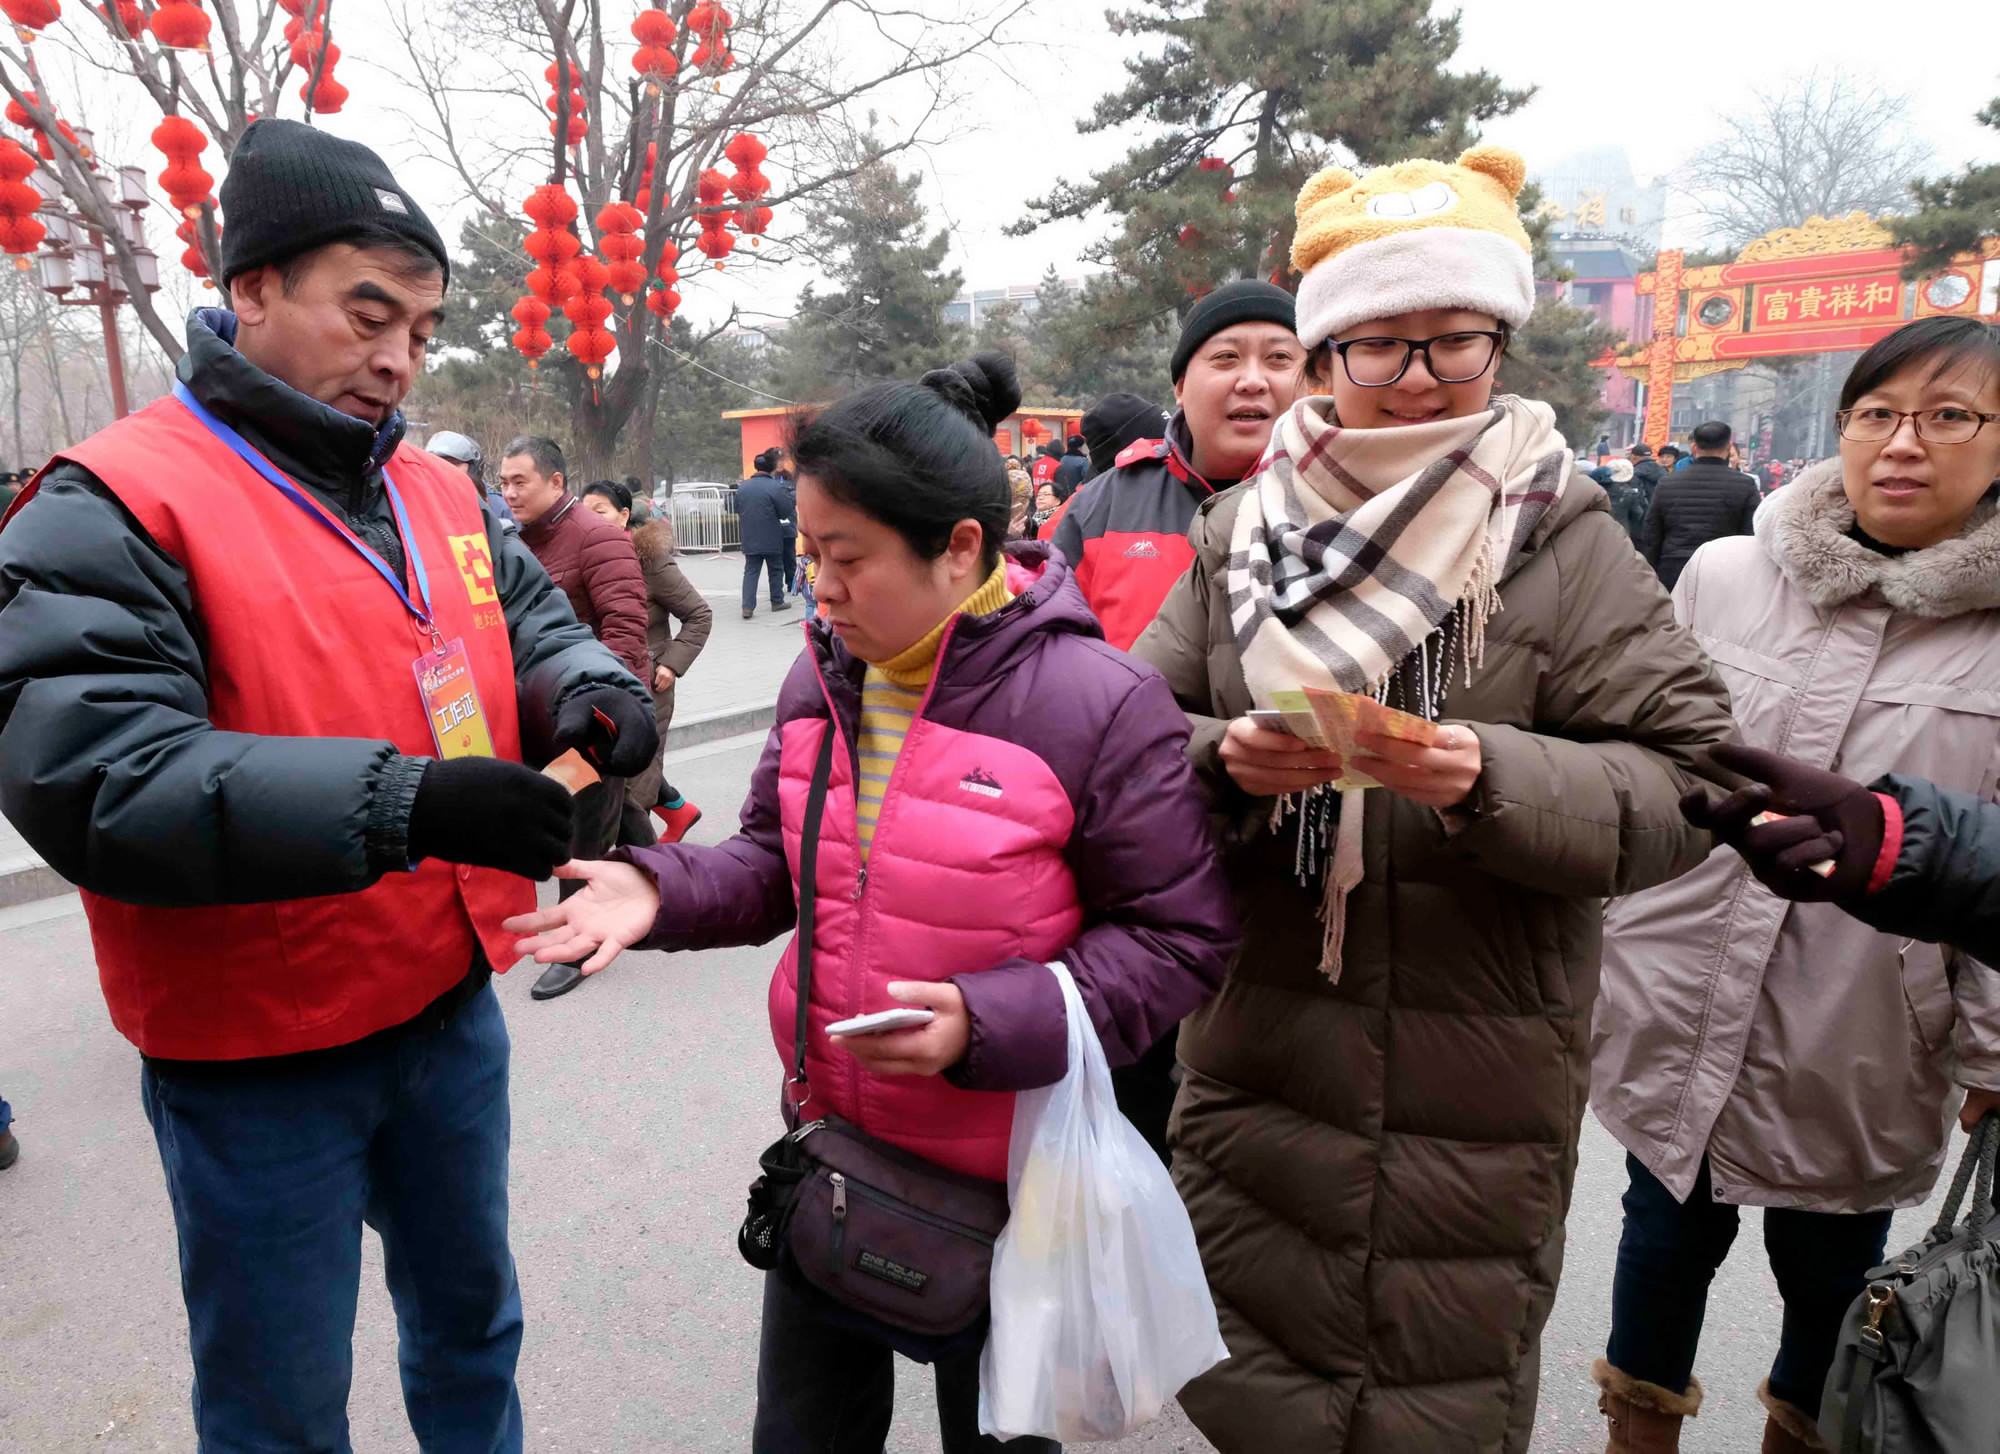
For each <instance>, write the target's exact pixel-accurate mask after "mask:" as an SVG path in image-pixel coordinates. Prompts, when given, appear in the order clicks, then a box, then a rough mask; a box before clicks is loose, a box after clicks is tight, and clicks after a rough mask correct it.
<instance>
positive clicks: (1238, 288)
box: [1173, 278, 1299, 384]
mask: <svg viewBox="0 0 2000 1454" xmlns="http://www.w3.org/2000/svg"><path fill="white" fill-rule="evenodd" d="M1239 323H1276V324H1278V325H1280V326H1281V327H1284V328H1289V329H1291V330H1293V331H1294V332H1297V331H1298V326H1299V323H1298V306H1297V304H1296V303H1295V301H1294V300H1293V298H1292V295H1291V294H1290V293H1287V292H1286V291H1285V290H1284V289H1283V288H1280V287H1278V286H1277V285H1276V284H1274V283H1264V282H1259V281H1258V280H1257V279H1255V278H1238V279H1237V280H1236V281H1235V282H1233V283H1224V284H1223V285H1222V286H1221V287H1219V288H1217V289H1216V290H1215V291H1214V292H1213V293H1210V294H1209V295H1208V296H1207V297H1205V298H1203V299H1202V300H1201V301H1200V302H1199V303H1197V304H1195V305H1194V310H1193V311H1192V312H1190V313H1189V314H1188V316H1187V322H1186V323H1183V324H1182V325H1181V341H1180V342H1179V343H1177V344H1175V345H1174V360H1173V368H1174V382H1175V383H1177V384H1178V383H1179V382H1180V381H1181V375H1182V374H1184V373H1186V372H1187V366H1188V360H1189V359H1191V358H1193V357H1194V351H1195V350H1196V349H1198V348H1200V347H1201V346H1202V345H1203V344H1204V343H1207V342H1208V341H1209V340H1210V339H1211V338H1213V337H1215V335H1216V334H1218V333H1220V332H1222V330H1223V329H1225V328H1233V327H1235V326H1236V325H1237V324H1239Z"/></svg>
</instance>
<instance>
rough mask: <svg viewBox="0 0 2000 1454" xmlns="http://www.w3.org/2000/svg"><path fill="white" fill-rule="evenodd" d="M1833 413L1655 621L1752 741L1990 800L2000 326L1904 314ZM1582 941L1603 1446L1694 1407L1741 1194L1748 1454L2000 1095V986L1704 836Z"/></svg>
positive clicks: (1783, 1432) (1784, 1415) (1791, 1417)
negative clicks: (1819, 442) (1596, 1178)
mask: <svg viewBox="0 0 2000 1454" xmlns="http://www.w3.org/2000/svg"><path fill="white" fill-rule="evenodd" d="M1836 418H1837V420H1838V422H1839V426H1840V457H1839V458H1838V459H1833V460H1827V461H1825V462H1824V463H1822V464H1818V465H1815V466H1813V467H1812V468H1810V469H1808V470H1806V471H1805V472H1804V473H1803V475H1801V476H1800V478H1799V479H1798V480H1797V481H1796V482H1794V483H1792V484H1788V485H1786V486H1785V488H1784V489H1782V490H1780V491H1779V492H1777V493H1776V494H1774V495H1772V496H1771V498H1770V499H1769V500H1767V501H1766V502H1765V503H1764V505H1763V507H1762V508H1761V509H1760V510H1759V511H1758V514H1757V525H1756V534H1755V535H1754V536H1737V537H1733V538H1730V539H1726V540H1718V541H1715V542H1713V543H1711V544H1709V545H1705V546H1703V547H1702V548H1701V549H1700V550H1699V551H1697V552H1696V553H1695V556H1694V558H1693V559H1692V560H1690V561H1689V562H1688V566H1687V569H1686V571H1685V572H1684V573H1683V574H1682V576H1681V579H1680V582H1679V585H1678V586H1677V587H1676V589H1675V592H1674V603H1675V606H1676V608H1677V611H1678V614H1679V615H1680V618H1681V619H1682V620H1683V621H1684V622H1686V623H1687V625H1688V627H1689V628H1690V629H1691V630H1692V631H1693V632H1694V634H1695V636H1696V637H1697V638H1698V639H1699V640H1700V642H1701V644H1702V645H1703V646H1704V647H1705V648H1707V650H1708V652H1709V654H1710V655H1711V656H1713V657H1714V659H1715V661H1716V663H1717V664H1718V666H1719V667H1720V668H1721V670H1722V674H1723V677H1724V678H1725V680H1727V682H1728V684H1729V692H1730V697H1731V699H1732V700H1733V702H1734V703H1735V711H1736V720H1737V723H1738V725H1739V726H1740V728H1741V729H1742V735H1743V740H1744V741H1745V742H1746V743H1748V744H1749V745H1750V746H1752V747H1755V748H1763V749H1767V750H1770V751H1774V752H1781V753H1784V754H1785V755H1786V756H1788V757H1792V758H1797V759H1800V760H1802V761H1804V762H1805V763H1807V764H1808V765H1810V766H1812V767H1816V768H1828V769H1832V770H1834V771H1837V772H1839V773H1841V774H1842V775H1844V776H1846V777H1849V778H1854V779H1859V780H1860V781H1863V782H1867V781H1870V780H1872V779H1874V778H1876V777H1877V776H1879V775H1881V774H1883V773H1888V772H1892V771H1893V772H1897V773H1905V774H1910V775H1913V776H1920V777H1925V778H1929V779H1932V780H1934V781H1936V782H1939V783H1941V784H1943V785H1944V786H1945V787H1947V788H1950V789H1955V790H1958V791H1961V792H1967V793H1975V794H1977V795H1978V796H1979V797H1981V798H1985V799H1991V798H1992V797H1993V796H1994V790H1995V786H1996V782H2000V503H1996V501H2000V483H1996V482H2000V330H1996V329H1994V328H1992V327H1990V326H1988V325H1986V324H1983V323H1980V322H1978V321H1976V320H1973V319H1964V318H1926V319H1921V320H1919V321H1917V322H1915V323H1911V324H1909V325H1907V326H1905V327H1904V328H1901V329H1899V330H1898V331H1897V332H1895V333H1893V334H1891V335H1890V336H1889V337H1887V338H1885V339H1883V340H1882V341H1881V342H1879V343H1877V344H1876V345H1875V346H1874V347H1873V348H1871V349H1869V350H1868V351H1867V352H1866V353H1864V354H1863V355H1862V356H1861V358H1860V359H1859V361H1857V362H1856V364H1855V366H1854V371H1853V372H1852V373H1851V374H1850V375H1849V376H1848V378H1847V382H1846V385H1845V386H1844V387H1843V388H1842V390H1841V395H1840V412H1839V413H1838V415H1836ZM1891 859H1892V860H1893V855H1891ZM1893 867H1894V863H1893V861H1891V862H1889V863H1883V864H1878V865H1876V866H1875V871H1876V872H1879V873H1880V874H1882V875H1884V876H1886V875H1887V874H1888V872H1889V871H1890V870H1891V869H1892V868H1893ZM1606 933H1607V948H1606V955H1605V964H1604V984H1603V990H1602V992H1601V995H1600V997H1599V1000H1598V1006H1597V1023H1596V1031H1595V1035H1594V1041H1595V1044H1594V1051H1595V1054H1594V1058H1593V1062H1592V1073H1591V1080H1592V1095H1591V1104H1592V1106H1593V1107H1594V1108H1595V1110H1596V1112H1597V1118H1598V1119H1599V1120H1600V1121H1602V1122H1603V1123H1604V1125H1605V1127H1606V1128H1607V1129H1608V1130H1609V1131H1610V1132H1611V1133H1612V1135H1614V1136H1616V1137H1617V1138H1618V1139H1619V1141H1620V1142H1622V1143H1623V1144H1624V1146H1625V1148H1626V1150H1627V1151H1628V1152H1629V1153H1630V1155H1629V1156H1628V1158H1627V1169H1628V1175H1629V1189H1628V1190H1627V1192H1626V1193H1625V1228H1624V1236H1623V1239H1622V1241H1621V1242H1620V1244H1619V1249H1618V1265H1617V1274H1616V1279H1615V1281H1614V1283H1613V1290H1612V1313H1611V1337H1610V1346H1609V1349H1608V1350H1607V1356H1606V1359H1605V1361H1604V1362H1603V1363H1602V1364H1600V1366H1599V1376H1600V1381H1601V1382H1602V1383H1603V1384H1604V1385H1605V1387H1606V1389H1607V1406H1608V1411H1609V1412H1610V1413H1611V1414H1612V1417H1613V1421H1614V1423H1613V1435H1614V1437H1613V1447H1614V1448H1620V1449H1622V1448H1627V1447H1630V1448H1644V1449H1671V1448H1673V1447H1674V1443H1673V1440H1674V1439H1676V1438H1677V1437H1678V1428H1679V1424H1680V1420H1681V1418H1682V1417H1684V1416H1686V1415H1688V1414H1692V1413H1693V1412H1694V1411H1695V1409H1696V1408H1697V1407H1698V1406H1699V1404H1700V1401H1701V1389H1700V1385H1699V1384H1698V1383H1697V1382H1696V1381H1695V1376H1694V1364H1695V1353H1696V1348H1697V1345H1698V1343H1699V1341H1700V1336H1701V1325H1702V1312H1703V1306H1704V1303H1705V1301H1706V1299H1707V1294H1708V1286H1709V1281H1710V1279H1711V1278H1712V1277H1713V1275H1714V1273H1715V1269H1716V1268H1717V1267H1718V1266H1719V1265H1720V1264H1721V1262H1722V1260H1723V1258H1724V1256H1725V1255H1726V1254H1727V1253H1728V1250H1729V1246H1730V1243H1731V1241H1732V1239H1733V1238H1734V1237H1735V1234H1736V1225H1737V1209H1738V1208H1739V1207H1746V1206H1755V1207H1763V1208H1765V1213H1764V1246H1765V1250H1766V1252H1767V1253H1768V1254H1769V1256H1770V1259H1771V1267H1772V1271H1773V1272H1774V1273H1775V1274H1776V1276H1777V1281H1778V1290H1779V1292H1780V1294H1781V1295H1782V1296H1783V1298H1784V1325H1783V1329H1782V1331H1781V1333H1780V1334H1779V1338H1778V1348H1777V1356H1776V1359H1775V1361H1774V1362H1773V1363H1772V1365H1771V1371H1770V1377H1769V1379H1768V1380H1767V1381H1766V1383H1765V1385H1764V1387H1763V1388H1762V1389H1761V1390H1760V1395H1761V1396H1762V1398H1763V1399H1764V1402H1765V1405H1766V1407H1767V1408H1768V1409H1769V1410H1770V1418H1769V1422H1768V1427H1767V1431H1766V1434H1765V1444H1764V1448H1765V1449H1766V1450H1777V1451H1790V1450H1800V1449H1809V1448H1823V1447H1824V1446H1823V1445H1821V1444H1819V1443H1817V1442H1815V1439H1816V1436H1815V1435H1814V1434H1813V1432H1812V1424H1813V1421H1814V1419H1815V1418H1816V1417H1817V1415H1818V1412H1819V1407H1820V1399H1821V1393H1822V1385H1823V1384H1824V1382H1825V1380H1826V1375H1827V1370H1828V1368H1829V1366H1830V1364H1831V1362H1832V1359H1833V1353H1834V1345H1835V1342H1836V1340H1837V1337H1838V1335H1839V1331H1840V1327H1841V1320H1842V1318H1843V1316H1844V1315H1845V1313H1846V1311H1847V1308H1848V1305H1849V1304H1850V1303H1851V1302H1852V1301H1853V1299H1854V1298H1855V1296H1856V1295H1857V1294H1859V1293H1860V1291H1861V1289H1862V1283H1863V1280H1864V1278H1865V1275H1866V1273H1867V1271H1868V1269H1869V1268H1870V1267H1872V1266H1874V1265H1875V1264H1876V1263H1878V1262H1880V1261H1881V1258H1882V1251H1883V1247H1884V1245H1885V1238H1886V1236H1887V1233H1888V1230H1889V1218H1890V1213H1891V1212H1892V1211H1894V1210H1895V1209H1896V1208H1898V1207H1909V1206H1915V1205H1917V1204H1919V1203H1921V1202H1922V1201H1923V1200H1924V1199H1925V1197H1926V1196H1928V1195H1929V1193H1930V1190H1931V1187H1932V1184H1933V1183H1934V1182H1935V1181H1936V1179H1937V1174H1938V1170H1939V1168H1940V1167H1941V1165H1942V1164H1943V1161H1944V1157H1945V1154H1946V1152H1945V1142H1946V1139H1947V1136H1948V1134H1949V1131H1950V1127H1951V1124H1952V1121H1953V1119H1954V1117H1958V1116H1962V1117H1963V1118H1964V1121H1965V1124H1966V1125H1967V1126H1971V1125H1972V1124H1973V1123H1974V1122H1975V1120H1976V1119H1977V1117H1978V1116H1979V1115H1980V1114H1981V1113H1982V1112H1984V1111H1986V1110H1990V1109H1993V1108H1995V1107H2000V1094H1996V1090H2000V976H1996V975H1992V974H1984V973H1976V972H1965V973H1958V972H1955V971H1956V969H1957V966H1956V965H1955V964H1954V963H1953V960H1954V958H1955V957H1956V952H1955V951H1953V950H1950V949H1942V950H1941V949H1939V948H1937V947H1935V946H1933V945H1928V944H1922V943H1915V942H1909V943H1906V942H1904V941H1902V940H1901V939H1899V938H1898V937H1897V936H1893V935H1887V934H1881V933H1878V932H1876V931H1875V930H1873V929H1871V928H1869V927H1868V926H1867V925H1865V924H1863V923H1861V922H1859V921H1858V920H1855V919H1851V918H1849V917H1848V916H1847V915H1845V914H1843V913H1842V912H1841V911H1840V910H1839V909H1838V908H1836V907H1835V906H1834V905H1832V904H1829V903H1803V904H1795V905H1793V904H1787V903H1785V902H1784V901H1783V900H1781V899H1779V898H1777V897H1776V896H1774V895H1773V894H1772V893H1771V892H1770V891H1769V890H1768V889H1766V888H1765V887H1764V886H1763V885H1762V884H1761V883H1759V882H1758V881H1757V880H1756V879H1755V878H1753V877H1752V876H1751V875H1750V874H1749V872H1748V871H1747V870H1746V868H1745V865H1744V862H1743V860H1742V859H1741V858H1739V857H1738V856H1737V855H1736V854H1735V853H1733V852H1730V851H1728V850H1727V849H1718V850H1717V851H1716V852H1715V853H1714V854H1713V856H1711V857H1710V858H1709V860H1708V862H1707V863H1705V864H1703V865H1702V866H1701V867H1700V868H1699V869H1697V870H1696V871H1695V872H1693V873H1691V874H1689V875H1687V877H1685V878H1683V879H1680V880H1678V881H1676V882H1674V883H1671V884H1668V885H1665V886H1663V887H1661V888H1656V889H1653V890H1651V891H1649V892H1647V893H1642V894H1638V895H1635V896H1633V897H1631V898H1627V899H1623V900H1621V901H1620V902H1619V903H1617V904H1615V905H1614V906H1613V907H1612V911H1611V913H1610V915H1609V917H1608V921H1607V925H1606ZM1621 1431H1622V1436H1623V1437H1624V1438H1626V1440H1627V1441H1628V1442H1627V1443H1623V1444H1621V1443H1618V1442H1617V1439H1618V1438H1619V1437H1620V1436H1621Z"/></svg>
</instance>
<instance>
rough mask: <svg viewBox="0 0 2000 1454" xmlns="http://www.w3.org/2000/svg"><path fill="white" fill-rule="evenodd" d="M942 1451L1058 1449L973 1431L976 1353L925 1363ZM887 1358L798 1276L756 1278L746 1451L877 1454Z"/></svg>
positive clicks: (889, 1403) (1049, 1452)
mask: <svg viewBox="0 0 2000 1454" xmlns="http://www.w3.org/2000/svg"><path fill="white" fill-rule="evenodd" d="M931 1366H932V1368H933V1369H934V1370H935V1371H936V1376H937V1410H938V1434H939V1437H940V1439H941V1440H942V1442H943V1445H944V1454H998V1451H1000V1450H1006V1451H1008V1454H1061V1449H1062V1446H1061V1445H1060V1444H1057V1443H1055V1442H1054V1441H1053V1440H1050V1439H1035V1438H1024V1439H1008V1440H1006V1441H1004V1442H1003V1441H1001V1440H999V1439H994V1438H990V1437H988V1436H987V1435H985V1434H982V1433H980V1432H979V1349H978V1346H977V1345H976V1344H975V1345H974V1346H972V1347H971V1348H970V1350H969V1351H968V1352H966V1353H965V1354H963V1355H961V1356H959V1357H956V1358H953V1359H949V1360H946V1361H942V1362H938V1363H934V1364H932V1365H931ZM895 1402H896V1366H895V1354H894V1353H893V1352H892V1351H891V1350H890V1348H889V1345H888V1344H886V1343H881V1342H877V1341H876V1340H874V1339H873V1338H870V1337H868V1336H866V1335H865V1334H862V1333H859V1332H857V1331H856V1330H855V1327H854V1317H853V1315H852V1314H848V1313H847V1312H846V1310H845V1309H844V1308H842V1307H841V1306H840V1305H839V1304H837V1303H835V1302H834V1301H833V1300H832V1299H831V1298H829V1297H827V1296H826V1294H825V1293H823V1292H821V1291H820V1290H819V1289H818V1288H816V1287H814V1286H812V1285H811V1284H810V1283H808V1282H806V1281H805V1280H804V1279H803V1278H801V1277H800V1276H799V1275H798V1274H797V1273H795V1272H792V1271H790V1270H789V1269H786V1268H784V1267H780V1268H779V1269H778V1270H777V1271H775V1272H767V1273H765V1274H764V1325H763V1330H762V1334H761V1336H760V1338H759V1342H758V1349H757V1423H756V1428H755V1431H754V1432H753V1433H752V1434H751V1438H750V1449H751V1454H882V1451H883V1446H884V1444H885V1442H886V1441H887V1440H888V1437H889V1422H890V1419H891V1417H892V1416H893V1415H894V1413H895Z"/></svg>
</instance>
